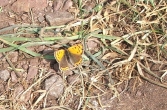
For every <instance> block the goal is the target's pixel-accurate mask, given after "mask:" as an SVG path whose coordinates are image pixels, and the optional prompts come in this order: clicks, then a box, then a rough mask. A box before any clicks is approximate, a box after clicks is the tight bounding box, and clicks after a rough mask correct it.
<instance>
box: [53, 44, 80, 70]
mask: <svg viewBox="0 0 167 110" xmlns="http://www.w3.org/2000/svg"><path fill="white" fill-rule="evenodd" d="M82 53H83V46H82V44H75V45H73V46H71V47H69V48H68V49H61V50H58V51H56V52H54V57H55V59H56V61H57V62H58V63H59V69H60V70H61V71H65V70H69V69H70V67H71V65H72V66H75V67H76V66H78V65H79V64H81V63H82Z"/></svg>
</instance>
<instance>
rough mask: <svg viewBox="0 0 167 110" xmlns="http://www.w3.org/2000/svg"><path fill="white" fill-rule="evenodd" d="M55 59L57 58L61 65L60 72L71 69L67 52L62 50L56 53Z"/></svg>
mask: <svg viewBox="0 0 167 110" xmlns="http://www.w3.org/2000/svg"><path fill="white" fill-rule="evenodd" d="M54 57H55V59H56V61H57V62H58V63H59V68H60V70H62V71H64V70H68V69H69V66H68V60H67V56H66V51H65V50H63V49H61V50H58V51H56V52H55V53H54Z"/></svg>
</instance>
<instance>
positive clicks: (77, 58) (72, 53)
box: [68, 44, 83, 66]
mask: <svg viewBox="0 0 167 110" xmlns="http://www.w3.org/2000/svg"><path fill="white" fill-rule="evenodd" d="M68 52H69V59H70V61H71V63H72V64H74V65H75V66H77V65H79V64H81V63H82V53H83V47H82V45H81V44H76V45H73V46H71V47H69V48H68Z"/></svg>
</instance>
